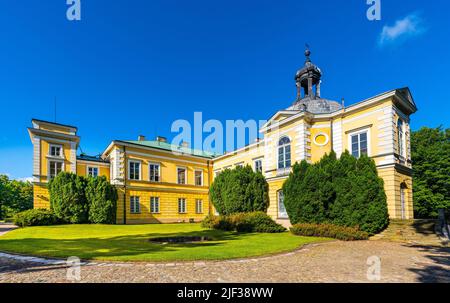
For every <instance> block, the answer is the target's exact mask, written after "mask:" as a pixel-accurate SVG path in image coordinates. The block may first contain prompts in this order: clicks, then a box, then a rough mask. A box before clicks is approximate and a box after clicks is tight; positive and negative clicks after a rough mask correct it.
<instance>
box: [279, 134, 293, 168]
mask: <svg viewBox="0 0 450 303" xmlns="http://www.w3.org/2000/svg"><path fill="white" fill-rule="evenodd" d="M283 138H288V139H289V144H283V145H280V141H281V139H283ZM287 145H289V146H290V147H291V152H290V154H291V157H290V162H291V165H290V166H289V167H286V146H287ZM281 147H283V151H284V153H285V155H284V163H283V164H284V167H283V168H280V148H281ZM276 148H277V159H276V160H277V170H278V171H279V172H286V171H290V170H291V168H292V140H291V138H290V137H289V136H281V137H280V138H278V141H277V144H276Z"/></svg>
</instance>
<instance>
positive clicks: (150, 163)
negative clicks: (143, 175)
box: [148, 162, 162, 183]
mask: <svg viewBox="0 0 450 303" xmlns="http://www.w3.org/2000/svg"><path fill="white" fill-rule="evenodd" d="M150 165H158V177H159V181H152V179H151V175H150ZM148 181H150V182H155V183H161V182H162V178H161V163H158V162H148Z"/></svg>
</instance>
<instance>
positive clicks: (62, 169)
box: [47, 158, 65, 181]
mask: <svg viewBox="0 0 450 303" xmlns="http://www.w3.org/2000/svg"><path fill="white" fill-rule="evenodd" d="M50 162H58V163H62V165H61V172H64V171H65V163H64V160H62V159H60V158H57V159H53V158H52V160H48V161H47V181H50V179H51V176H50Z"/></svg>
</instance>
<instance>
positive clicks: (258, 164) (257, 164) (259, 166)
mask: <svg viewBox="0 0 450 303" xmlns="http://www.w3.org/2000/svg"><path fill="white" fill-rule="evenodd" d="M262 171H263V170H262V160H256V161H255V172H260V173H262Z"/></svg>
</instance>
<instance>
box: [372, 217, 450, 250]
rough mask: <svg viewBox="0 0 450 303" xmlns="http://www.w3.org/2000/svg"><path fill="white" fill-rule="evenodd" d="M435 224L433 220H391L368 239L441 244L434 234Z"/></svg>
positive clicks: (417, 243)
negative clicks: (382, 229) (379, 231)
mask: <svg viewBox="0 0 450 303" xmlns="http://www.w3.org/2000/svg"><path fill="white" fill-rule="evenodd" d="M435 224H436V221H435V220H391V221H390V223H389V226H388V228H386V229H385V230H384V231H383V232H382V233H380V234H378V235H375V236H373V237H371V238H370V240H374V241H377V240H381V241H395V242H405V243H409V244H416V245H432V246H441V245H442V243H441V241H440V239H439V237H438V236H437V235H436V234H435V230H434V227H435Z"/></svg>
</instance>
